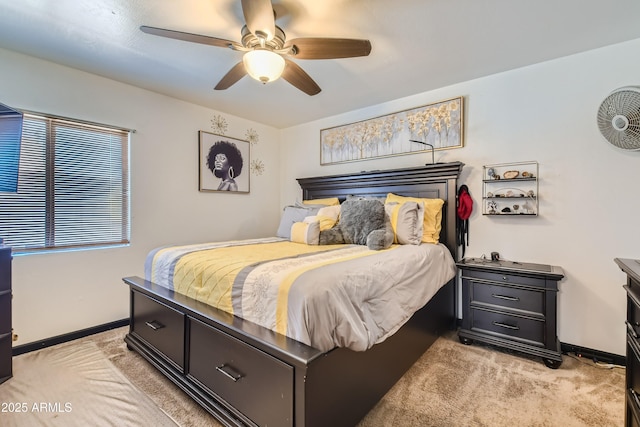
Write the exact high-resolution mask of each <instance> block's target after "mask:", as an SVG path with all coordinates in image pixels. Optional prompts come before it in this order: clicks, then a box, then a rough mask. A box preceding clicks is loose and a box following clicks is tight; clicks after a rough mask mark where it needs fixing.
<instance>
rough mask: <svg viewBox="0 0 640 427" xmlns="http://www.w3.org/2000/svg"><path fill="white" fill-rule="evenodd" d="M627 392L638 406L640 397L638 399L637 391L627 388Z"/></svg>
mask: <svg viewBox="0 0 640 427" xmlns="http://www.w3.org/2000/svg"><path fill="white" fill-rule="evenodd" d="M629 393H630V394H631V398H632V399H633V402H634V403H635V404H636V407H638V408H640V399H638V393H636V391H635V390H634V389H632V388H630V389H629Z"/></svg>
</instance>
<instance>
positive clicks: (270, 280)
mask: <svg viewBox="0 0 640 427" xmlns="http://www.w3.org/2000/svg"><path fill="white" fill-rule="evenodd" d="M455 274H456V267H455V262H454V260H453V258H452V256H451V254H450V252H449V251H448V249H447V248H446V247H445V246H444V245H442V244H435V245H434V244H424V243H423V244H420V245H393V246H391V247H390V248H389V249H386V250H382V251H372V250H369V249H368V248H367V247H366V246H362V245H328V246H317V245H305V244H300V243H294V242H290V241H288V240H286V239H281V238H277V237H274V238H260V239H248V240H236V241H226V242H214V243H203V244H197V245H186V246H171V247H162V248H157V249H154V250H153V251H151V252H150V253H149V254H148V256H147V259H146V262H145V276H146V279H147V280H150V281H152V282H154V283H156V284H158V285H160V286H163V287H166V288H168V289H170V290H173V291H174V292H177V293H180V294H184V295H187V296H189V297H191V298H194V299H196V300H198V301H201V302H204V303H206V304H209V305H211V306H214V307H216V308H218V309H220V310H224V311H226V312H228V313H231V314H233V315H236V316H238V317H241V318H243V319H245V320H248V321H251V322H254V323H256V324H258V325H260V326H262V327H265V328H268V329H271V330H273V331H275V332H278V333H280V334H283V335H286V336H288V337H290V338H293V339H295V340H297V341H300V342H302V343H305V344H307V345H310V346H312V347H314V348H317V349H319V350H321V351H328V350H331V349H333V348H335V347H347V348H350V349H352V350H355V351H365V350H367V349H369V348H370V347H372V346H373V345H375V344H377V343H379V342H382V341H384V340H385V339H386V338H387V337H389V336H390V335H391V334H393V333H394V332H395V331H397V330H398V329H399V328H400V327H401V326H402V325H403V324H404V323H405V322H406V321H407V320H409V318H410V317H411V316H412V314H413V313H414V312H415V311H417V310H418V309H420V308H422V307H423V306H424V305H425V304H426V303H427V302H428V301H429V299H430V298H431V297H432V296H433V295H435V294H436V292H437V291H438V290H439V289H440V288H441V287H442V286H443V285H444V284H446V283H447V282H448V281H449V280H451V279H452V278H453V277H455Z"/></svg>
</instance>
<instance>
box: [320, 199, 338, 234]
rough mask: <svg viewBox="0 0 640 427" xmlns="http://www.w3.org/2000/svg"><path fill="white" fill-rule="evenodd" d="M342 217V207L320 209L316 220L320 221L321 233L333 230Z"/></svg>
mask: <svg viewBox="0 0 640 427" xmlns="http://www.w3.org/2000/svg"><path fill="white" fill-rule="evenodd" d="M339 217H340V205H334V206H326V207H324V208H320V210H319V211H318V213H317V214H316V219H317V220H318V221H320V231H322V230H328V229H330V228H332V227H333V226H334V225H336V223H337V222H338V218H339Z"/></svg>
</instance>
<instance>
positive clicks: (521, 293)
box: [456, 258, 564, 369]
mask: <svg viewBox="0 0 640 427" xmlns="http://www.w3.org/2000/svg"><path fill="white" fill-rule="evenodd" d="M456 265H457V266H458V268H460V271H461V275H462V327H461V328H460V330H459V331H458V337H459V338H460V341H461V342H462V343H464V344H472V343H473V342H474V341H480V342H484V343H487V344H492V345H496V346H500V347H504V348H508V349H511V350H516V351H520V352H523V353H527V354H530V355H533V356H539V357H542V360H543V362H544V364H545V365H546V366H547V367H549V368H552V369H557V368H558V367H560V365H561V364H562V352H561V351H560V341H558V336H557V331H556V317H557V315H556V311H557V293H558V281H560V280H561V279H562V278H563V277H564V272H563V271H562V268H560V267H557V266H553V265H546V264H532V263H520V262H513V261H504V260H499V261H491V260H488V259H482V258H465V259H464V260H462V261H460V262H458V263H457V264H456Z"/></svg>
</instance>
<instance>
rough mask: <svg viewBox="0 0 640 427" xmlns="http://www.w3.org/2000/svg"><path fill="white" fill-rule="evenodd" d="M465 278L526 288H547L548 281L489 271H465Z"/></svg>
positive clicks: (463, 275)
mask: <svg viewBox="0 0 640 427" xmlns="http://www.w3.org/2000/svg"><path fill="white" fill-rule="evenodd" d="M462 277H463V278H472V279H481V280H488V281H491V282H497V283H510V284H517V285H524V286H535V287H538V288H545V286H546V281H545V279H543V278H540V277H531V276H520V275H517V274H510V273H494V272H489V271H477V270H464V271H463V274H462Z"/></svg>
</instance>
